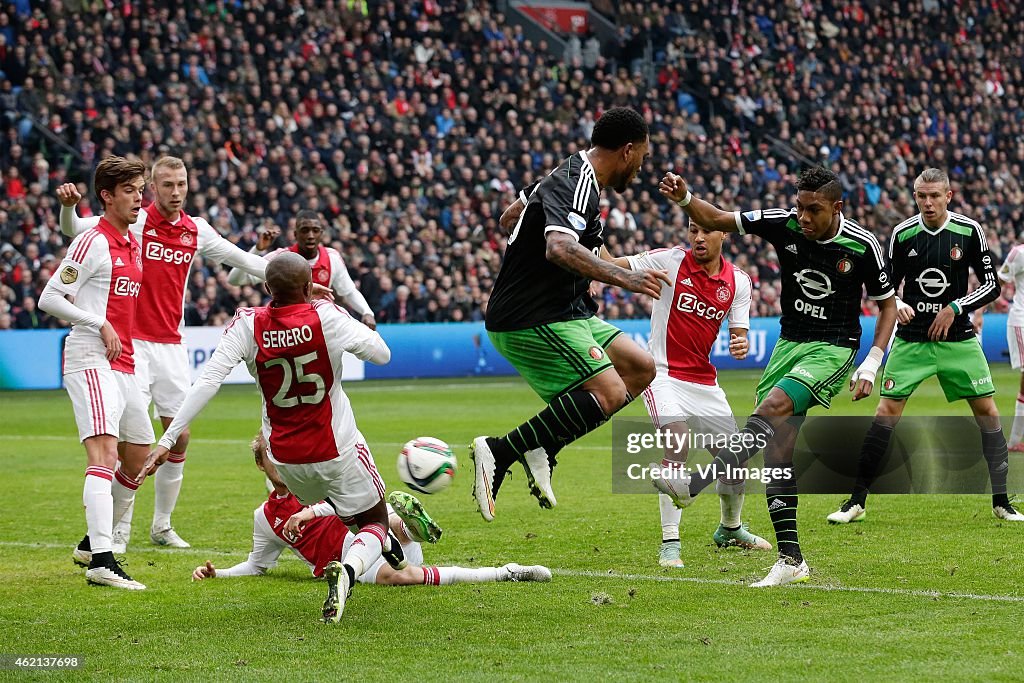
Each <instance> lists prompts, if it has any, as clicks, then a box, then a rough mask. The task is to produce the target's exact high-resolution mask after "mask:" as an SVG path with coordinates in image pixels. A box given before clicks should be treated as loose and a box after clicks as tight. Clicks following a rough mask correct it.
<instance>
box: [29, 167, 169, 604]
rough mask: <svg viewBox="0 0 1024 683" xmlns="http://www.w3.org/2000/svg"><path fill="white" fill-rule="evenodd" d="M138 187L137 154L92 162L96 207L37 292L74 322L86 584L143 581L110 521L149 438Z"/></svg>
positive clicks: (68, 362)
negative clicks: (138, 345) (140, 340)
mask: <svg viewBox="0 0 1024 683" xmlns="http://www.w3.org/2000/svg"><path fill="white" fill-rule="evenodd" d="M145 185H146V167H145V165H143V163H142V162H141V161H136V160H130V159H125V158H123V157H116V156H112V157H108V158H106V159H104V160H103V161H101V162H100V163H99V165H98V166H97V167H96V173H95V177H94V180H93V186H94V190H95V192H96V196H97V197H98V198H99V200H100V203H101V204H102V205H103V215H102V216H100V218H99V219H98V220H97V223H96V226H95V227H94V228H92V229H90V230H88V231H86V232H85V233H83V234H81V235H79V236H78V237H76V238H75V239H74V240H73V241H72V242H71V245H70V246H69V247H68V249H67V253H66V254H65V256H64V260H63V261H61V264H60V267H59V268H58V269H57V270H56V271H55V272H54V273H53V275H52V276H51V277H50V280H49V281H48V282H47V283H46V287H45V288H44V289H43V293H42V295H41V296H40V297H39V308H40V310H43V311H45V312H47V313H49V314H50V315H52V316H54V317H55V318H60V319H61V320H64V321H66V322H69V323H71V333H70V334H69V335H68V338H67V343H66V344H65V345H64V357H63V364H62V365H63V373H64V386H65V388H66V389H67V392H68V397H70V399H71V406H72V408H73V410H74V414H75V422H76V424H77V425H78V437H79V439H81V441H82V445H83V446H85V452H86V457H87V458H88V466H87V467H86V470H85V487H84V489H83V491H82V504H83V505H84V506H85V522H86V529H87V533H86V536H85V538H83V539H82V540H81V542H80V543H79V544H78V547H77V548H75V550H74V551H73V554H72V558H73V559H74V561H75V563H77V564H82V565H85V566H87V567H88V569H86V571H85V579H86V581H88V582H89V583H95V584H101V585H106V586H114V587H115V588H125V589H128V590H142V589H144V588H145V586H144V585H142V584H141V583H139V582H138V581H135V580H134V579H132V578H131V577H130V576H128V574H127V573H126V572H125V571H124V569H123V568H122V567H121V564H120V563H119V562H118V561H117V560H115V559H114V555H113V547H112V539H113V531H114V521H115V520H116V519H119V518H120V517H121V516H122V515H123V514H124V512H125V510H127V509H128V506H129V505H130V504H131V501H132V499H133V498H134V496H135V489H136V488H138V484H137V483H136V481H135V480H136V475H138V474H140V473H141V472H142V471H143V468H144V464H143V463H144V461H145V460H146V455H145V452H146V451H147V450H148V444H150V443H151V442H152V440H153V424H152V423H151V422H150V421H149V416H148V415H147V414H146V404H145V403H144V402H143V399H142V392H141V391H140V387H139V383H138V379H137V377H136V376H135V357H134V347H133V345H132V336H133V332H134V328H135V321H136V310H137V307H138V299H139V288H140V286H141V283H142V252H141V250H140V247H139V241H138V240H137V239H136V238H135V236H134V235H133V234H132V232H131V230H130V229H129V226H130V225H131V223H132V222H134V221H135V219H136V217H137V216H138V214H139V211H140V210H141V207H142V190H143V188H144V187H145ZM67 297H72V299H74V301H73V302H72V301H69V300H68V298H67ZM119 457H120V459H121V463H120V469H119V470H118V471H117V473H116V474H115V472H114V468H115V466H117V465H118V458H119Z"/></svg>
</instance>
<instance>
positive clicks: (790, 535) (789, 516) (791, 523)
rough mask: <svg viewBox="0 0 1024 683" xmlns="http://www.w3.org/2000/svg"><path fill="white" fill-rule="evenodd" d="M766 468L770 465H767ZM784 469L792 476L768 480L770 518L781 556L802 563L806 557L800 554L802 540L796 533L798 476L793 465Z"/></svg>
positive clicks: (765, 489) (767, 496) (766, 487)
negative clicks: (787, 469) (794, 472)
mask: <svg viewBox="0 0 1024 683" xmlns="http://www.w3.org/2000/svg"><path fill="white" fill-rule="evenodd" d="M765 466H768V464H767V463H765ZM782 467H783V469H785V468H786V467H789V472H790V476H788V477H778V478H776V477H772V478H771V479H770V480H768V482H766V483H765V487H764V492H765V500H766V501H767V502H768V516H769V517H771V518H772V526H773V527H775V544H776V545H777V546H778V547H779V555H780V556H786V557H788V558H791V559H792V560H793V561H794V562H796V563H800V562H802V561H803V559H804V556H803V554H802V553H801V552H800V539H799V538H798V537H797V533H796V508H797V492H796V476H795V475H794V474H793V470H792V464H790V465H784V466H782Z"/></svg>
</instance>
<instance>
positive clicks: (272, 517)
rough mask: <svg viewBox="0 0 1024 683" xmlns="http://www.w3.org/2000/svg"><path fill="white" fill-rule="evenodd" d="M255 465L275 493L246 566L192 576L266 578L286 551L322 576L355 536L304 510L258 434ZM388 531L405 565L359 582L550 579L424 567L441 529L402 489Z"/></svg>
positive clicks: (264, 508) (262, 512) (201, 570)
mask: <svg viewBox="0 0 1024 683" xmlns="http://www.w3.org/2000/svg"><path fill="white" fill-rule="evenodd" d="M252 452H253V455H254V456H255V458H256V466H257V467H259V468H260V470H262V471H263V473H264V474H265V475H266V476H267V479H268V480H269V481H270V482H271V484H272V485H273V487H274V489H273V491H271V493H270V496H269V498H268V499H267V501H266V502H265V503H263V504H262V505H260V506H259V507H258V508H256V511H255V513H254V515H253V529H252V552H250V553H249V557H248V559H247V560H246V561H245V562H240V563H238V564H236V565H235V566H233V567H229V568H227V569H217V568H216V567H214V566H213V564H212V563H211V562H207V563H206V564H204V565H200V566H199V567H196V569H195V571H194V572H193V573H192V578H193V579H194V580H196V581H201V580H202V579H214V578H227V577H235V576H258V575H262V574H266V573H267V571H269V570H270V569H272V568H273V567H274V566H275V565H276V564H277V558H278V557H280V555H281V553H282V552H284V551H285V550H286V549H289V550H291V551H292V552H293V553H295V554H296V555H298V557H299V558H300V559H302V560H303V561H304V562H306V564H308V565H309V566H310V568H311V569H312V570H313V576H316V577H320V576H323V574H324V569H325V568H326V567H327V565H329V564H330V563H332V562H337V561H338V560H339V559H340V558H341V556H342V555H343V554H344V552H345V551H346V550H348V548H349V546H351V544H352V539H353V538H354V534H351V533H349V530H348V527H346V526H345V523H344V522H342V521H341V520H340V519H339V518H338V516H337V515H336V514H334V510H333V509H332V508H331V506H330V504H329V503H326V502H321V503H317V504H316V505H311V506H308V507H307V506H303V505H302V503H300V502H299V500H298V498H296V497H295V496H294V495H292V492H291V491H289V490H288V485H287V484H285V483H284V481H283V480H282V479H281V476H280V475H279V474H278V472H277V468H276V467H275V466H274V463H272V462H271V461H270V460H269V459H268V458H267V457H266V442H265V441H264V440H263V435H262V434H260V435H258V436H257V437H256V438H255V439H254V440H253V442H252ZM388 502H389V503H390V505H389V506H388V510H389V513H390V514H389V519H388V521H389V524H390V526H391V531H392V533H393V534H394V535H395V537H396V538H398V540H399V542H400V543H401V544H402V550H403V551H404V552H405V558H406V560H408V561H409V566H407V567H406V568H405V569H393V568H391V567H390V566H389V565H388V564H387V563H385V562H384V560H383V558H381V559H379V560H377V561H376V562H374V563H373V564H372V565H370V567H368V568H367V569H366V571H364V572H363V573H362V575H360V576H359V577H357V581H359V582H360V583H379V584H383V585H387V586H420V585H428V586H443V585H448V584H451V583H486V582H492V581H550V580H551V572H550V571H549V570H548V569H547V568H546V567H540V566H532V567H524V566H522V565H518V564H514V563H510V564H506V565H505V566H503V567H480V568H469V567H437V566H433V565H424V564H423V548H422V546H421V545H420V544H421V543H436V542H437V540H438V539H439V538H441V527H439V526H438V525H437V524H435V523H434V521H433V520H432V519H431V518H430V515H428V514H427V512H426V510H424V509H423V506H422V505H421V504H420V502H419V501H418V500H416V498H415V497H413V496H411V495H409V494H408V493H404V492H402V491H392V492H391V493H390V494H389V495H388Z"/></svg>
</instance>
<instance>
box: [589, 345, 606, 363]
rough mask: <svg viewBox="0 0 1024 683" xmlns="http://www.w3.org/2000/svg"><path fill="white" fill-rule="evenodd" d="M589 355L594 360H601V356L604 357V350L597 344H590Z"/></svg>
mask: <svg viewBox="0 0 1024 683" xmlns="http://www.w3.org/2000/svg"><path fill="white" fill-rule="evenodd" d="M590 357H591V358H593V359H594V360H601V359H602V358H604V351H602V350H601V348H600V347H599V346H591V347H590Z"/></svg>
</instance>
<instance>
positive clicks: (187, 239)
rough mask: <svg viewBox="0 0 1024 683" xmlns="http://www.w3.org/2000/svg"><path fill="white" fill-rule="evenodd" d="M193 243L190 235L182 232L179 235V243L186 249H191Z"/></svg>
mask: <svg viewBox="0 0 1024 683" xmlns="http://www.w3.org/2000/svg"><path fill="white" fill-rule="evenodd" d="M193 242H195V238H194V237H192V233H190V232H183V233H181V243H182V244H183V245H184V246H186V247H191V246H192V243H193Z"/></svg>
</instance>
